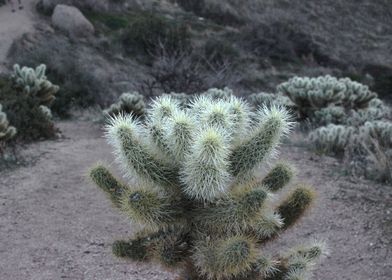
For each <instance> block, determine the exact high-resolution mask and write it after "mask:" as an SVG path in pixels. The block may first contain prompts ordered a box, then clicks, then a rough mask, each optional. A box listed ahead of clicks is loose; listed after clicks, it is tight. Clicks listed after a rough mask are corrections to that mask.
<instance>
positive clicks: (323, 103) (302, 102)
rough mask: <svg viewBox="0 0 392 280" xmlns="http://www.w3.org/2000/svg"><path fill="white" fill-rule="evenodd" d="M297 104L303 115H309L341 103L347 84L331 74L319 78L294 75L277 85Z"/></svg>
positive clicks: (280, 90) (278, 88)
mask: <svg viewBox="0 0 392 280" xmlns="http://www.w3.org/2000/svg"><path fill="white" fill-rule="evenodd" d="M277 90H278V92H280V93H282V94H284V95H286V96H287V97H289V98H290V99H291V101H292V102H293V103H294V104H295V105H296V107H297V109H298V111H299V112H300V113H301V116H305V117H306V116H309V113H310V112H313V111H314V110H317V109H320V108H325V107H328V106H329V105H331V104H339V103H340V102H341V101H342V100H343V99H344V98H345V91H346V86H345V84H343V83H340V82H339V80H338V79H336V78H334V77H331V76H328V75H327V76H323V77H318V78H308V77H305V78H300V77H294V78H292V79H290V80H289V81H287V82H285V83H282V84H280V85H279V86H278V87H277Z"/></svg>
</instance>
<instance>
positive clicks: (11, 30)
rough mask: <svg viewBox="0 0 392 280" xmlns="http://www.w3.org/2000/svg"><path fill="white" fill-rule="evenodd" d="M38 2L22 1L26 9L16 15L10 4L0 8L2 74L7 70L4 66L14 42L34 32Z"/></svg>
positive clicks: (0, 60)
mask: <svg viewBox="0 0 392 280" xmlns="http://www.w3.org/2000/svg"><path fill="white" fill-rule="evenodd" d="M36 2H37V1H36V0H22V3H23V5H24V9H23V10H16V12H15V13H12V11H11V6H10V5H9V4H6V5H4V6H2V7H0V73H1V72H3V71H5V70H6V69H5V65H4V64H5V62H6V57H7V54H8V51H9V49H10V47H11V45H12V43H13V42H14V40H15V39H17V38H19V37H20V36H21V35H22V34H24V33H26V32H29V31H32V30H33V26H34V22H35V15H34V11H35V3H36Z"/></svg>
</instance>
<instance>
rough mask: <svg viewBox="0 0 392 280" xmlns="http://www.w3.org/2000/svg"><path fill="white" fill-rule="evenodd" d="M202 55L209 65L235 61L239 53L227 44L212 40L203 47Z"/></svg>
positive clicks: (222, 41)
mask: <svg viewBox="0 0 392 280" xmlns="http://www.w3.org/2000/svg"><path fill="white" fill-rule="evenodd" d="M204 55H205V57H206V59H208V61H209V62H211V63H216V64H223V63H225V61H227V60H231V61H234V60H236V59H237V58H238V56H239V53H238V51H237V50H236V49H235V48H233V46H231V45H230V44H229V43H228V42H225V41H224V40H220V39H213V38H212V39H209V40H207V42H206V43H205V45H204Z"/></svg>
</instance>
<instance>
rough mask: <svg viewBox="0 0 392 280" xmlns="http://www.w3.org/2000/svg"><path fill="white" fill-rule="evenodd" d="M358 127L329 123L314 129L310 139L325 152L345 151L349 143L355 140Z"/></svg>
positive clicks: (339, 152) (318, 148)
mask: <svg viewBox="0 0 392 280" xmlns="http://www.w3.org/2000/svg"><path fill="white" fill-rule="evenodd" d="M355 133H356V129H355V128H354V127H350V126H344V125H334V124H329V125H327V126H322V127H320V128H317V129H316V130H314V131H312V132H311V133H310V134H309V140H310V141H311V142H312V143H313V144H314V145H315V147H316V149H317V150H319V151H321V152H323V153H331V152H332V153H335V154H342V153H344V150H345V148H346V147H347V145H348V144H349V143H352V141H355V140H356V139H357V138H356V134H355Z"/></svg>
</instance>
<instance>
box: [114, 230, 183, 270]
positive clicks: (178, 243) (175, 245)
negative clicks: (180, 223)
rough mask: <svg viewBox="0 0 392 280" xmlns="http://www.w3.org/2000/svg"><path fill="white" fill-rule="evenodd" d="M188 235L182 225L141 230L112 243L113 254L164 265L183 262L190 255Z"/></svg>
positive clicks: (168, 265) (169, 265) (170, 265)
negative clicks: (154, 229)
mask: <svg viewBox="0 0 392 280" xmlns="http://www.w3.org/2000/svg"><path fill="white" fill-rule="evenodd" d="M188 239H189V237H188V234H187V232H186V231H185V230H184V228H183V227H177V226H171V227H168V228H166V229H164V230H159V231H156V232H149V231H146V230H143V231H141V232H139V233H137V234H136V236H135V237H134V238H132V239H129V240H119V241H116V242H115V243H114V244H113V245H112V251H113V253H114V255H116V256H117V257H120V258H126V259H130V260H134V261H153V260H154V261H157V262H159V263H160V264H162V265H164V266H166V267H173V266H175V265H178V263H180V262H184V261H185V260H186V259H187V257H189V255H190V247H189V240H188Z"/></svg>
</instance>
